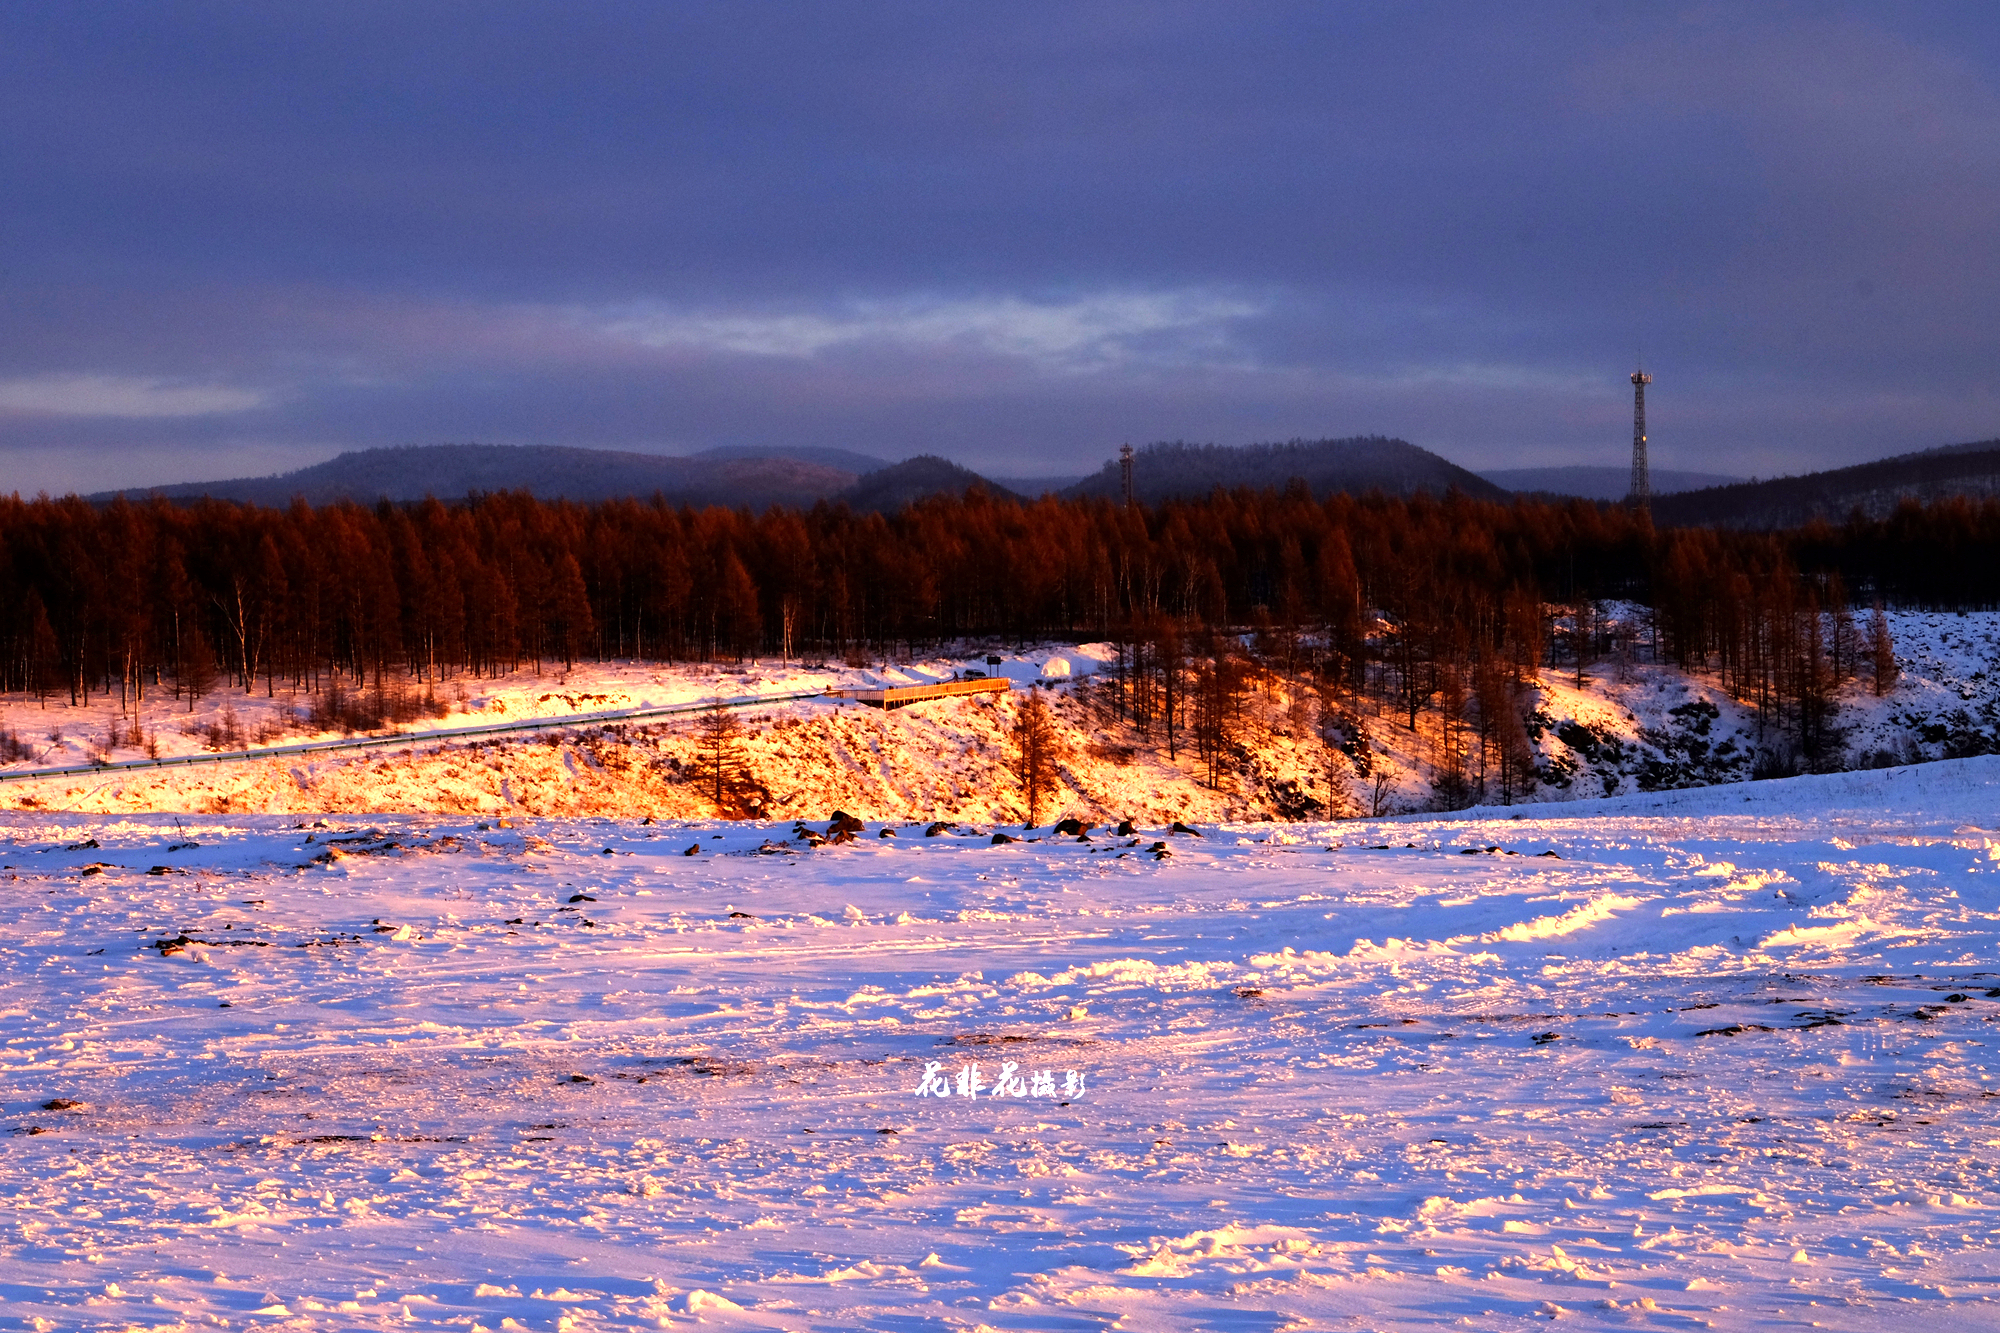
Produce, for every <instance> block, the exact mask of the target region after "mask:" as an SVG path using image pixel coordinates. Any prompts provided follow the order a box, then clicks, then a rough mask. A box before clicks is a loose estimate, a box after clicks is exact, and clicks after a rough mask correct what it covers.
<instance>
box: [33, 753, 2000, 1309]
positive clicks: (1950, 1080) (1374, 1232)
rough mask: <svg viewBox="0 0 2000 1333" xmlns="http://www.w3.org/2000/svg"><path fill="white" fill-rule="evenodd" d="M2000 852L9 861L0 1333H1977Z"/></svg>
mask: <svg viewBox="0 0 2000 1333" xmlns="http://www.w3.org/2000/svg"><path fill="white" fill-rule="evenodd" d="M1996 808H2000V758H1981V759H1971V760H1957V761H1949V762H1944V763H1937V764H1929V765H1922V766H1918V767H1914V768H1905V769H1892V770H1887V771H1883V772H1871V773H1849V774H1839V775H1832V776H1827V777H1811V778H1799V779H1792V780H1788V781H1776V782H1764V783H1757V784H1753V785H1751V786H1748V787H1718V788H1709V789H1705V790H1701V791H1680V792H1665V793H1658V794H1645V795H1626V796H1621V797H1617V798H1613V799H1612V800H1610V801H1598V802H1585V803H1577V804H1574V805H1570V806H1563V807H1555V806H1538V807H1527V808H1524V809H1516V810H1513V811H1495V812H1488V813H1487V814H1485V815H1477V814H1475V815H1461V816H1458V817H1455V818H1453V819H1450V820H1440V819H1436V818H1430V817H1413V818H1408V819H1404V820H1400V821H1372V820H1364V821H1355V822H1349V823H1343V824H1335V825H1328V824H1317V825H1314V824H1292V825H1271V824H1254V825H1237V826H1214V825H1207V826H1203V827H1201V828H1200V836H1192V835H1189V834H1176V833H1173V832H1171V831H1169V830H1166V829H1163V828H1146V829H1143V830H1141V831H1140V832H1139V834H1138V836H1136V837H1115V836H1109V835H1107V834H1106V833H1105V831H1104V830H1102V829H1099V830H1096V831H1094V832H1093V834H1092V835H1091V836H1090V838H1089V839H1088V840H1079V839H1077V838H1075V837H1056V836H1053V835H1046V836H1043V837H1041V838H1040V839H1039V840H1037V841H1021V842H1015V843H1011V844H996V843H995V842H994V840H993V839H992V838H991V837H990V836H987V831H986V830H984V829H982V830H980V833H979V835H978V836H972V835H969V834H968V833H967V832H966V831H965V830H962V829H961V830H952V829H940V830H937V831H936V832H935V834H934V835H933V836H926V832H927V830H926V828H925V827H924V826H922V825H918V824H903V825H897V826H894V827H892V828H884V827H883V826H881V825H879V824H872V823H871V824H869V825H868V826H866V827H865V828H863V829H862V830H860V836H858V837H856V838H854V839H853V840H852V841H849V842H846V843H829V844H827V845H823V846H819V847H816V848H815V847H811V846H809V845H808V840H807V839H804V838H803V837H801V836H800V835H799V834H798V833H797V832H796V831H795V830H794V828H793V826H792V825H790V824H789V823H787V822H778V823H765V824H751V823H742V822H738V823H733V824H699V823H697V824H678V823H659V822H655V823H651V824H648V823H642V822H639V821H636V820H633V819H621V820H612V819H602V818H563V819H523V818H521V817H519V816H518V815H514V816H510V817H509V818H507V819H505V820H504V821H503V820H498V819H494V818H487V817H457V818H441V817H436V816H421V817H404V818H398V817H378V818H373V819H368V820H355V819H341V818H324V819H292V818H282V817H277V816H268V815H264V816H254V815H253V816H235V815H229V816H213V815H211V816H190V817H179V818H176V817H169V816H119V815H113V816H101V817H100V816H83V815H46V814H39V813H33V812H28V813H22V812H12V813H8V814H6V815H4V816H0V819H4V821H5V828H6V837H5V841H4V842H0V865H4V867H5V868H4V870H0V875H4V877H5V880H6V888H7V892H6V893H5V894H4V895H0V1061H4V1063H0V1069H3V1070H4V1073H0V1079H4V1084H0V1086H4V1088H5V1106H4V1111H5V1122H4V1123H5V1125H6V1128H7V1129H8V1131H9V1132H10V1137H9V1138H8V1152H7V1153H6V1154H5V1155H4V1157H0V1198H4V1200H5V1203H6V1207H5V1208H4V1209H0V1298H4V1299H0V1327H4V1328H21V1329H36V1330H55V1329H69V1328H93V1327H104V1328H127V1327H172V1328H195V1327H227V1328H298V1329H322V1328H323V1329H343V1330H344V1329H370V1328H375V1329H386V1328H391V1327H394V1328H430V1327H436V1328H452V1327H456V1328H461V1329H482V1328H483V1329H511V1328H526V1329H537V1330H540V1329H550V1330H555V1329H572V1330H589V1329H600V1328H601V1329H621V1328H639V1327H645V1328H659V1327H667V1328H679V1327H689V1328H692V1327H695V1326H696V1325H697V1324H698V1323H699V1324H703V1325H705V1326H708V1327H714V1328H764V1329H786V1330H806V1329H814V1330H821V1329H863V1330H866V1329H879V1330H905V1329H913V1328H938V1329H953V1328H959V1329H982V1328H983V1329H991V1330H1003V1329H1004V1330H1024V1331H1025V1330H1046V1329H1056V1328H1070V1327H1079V1328H1081V1327H1097V1328H1108V1327H1124V1328H1143V1329H1149V1330H1181V1329H1186V1330H1197V1329H1199V1330H1209V1329H1217V1328H1258V1329H1280V1328H1284V1329H1295V1330H1306V1329H1341V1328H1356V1327H1360V1328H1373V1329H1419V1328H1435V1327H1444V1326H1452V1327H1471V1328H1503V1327H1512V1326H1515V1325H1516V1324H1518V1323H1525V1322H1529V1321H1542V1322H1546V1321H1547V1320H1548V1319H1550V1318H1563V1317H1565V1316H1568V1315H1572V1314H1573V1315H1575V1316H1577V1320H1578V1322H1579V1323H1580V1324H1581V1325H1582V1326H1588V1327H1613V1326H1616V1327H1623V1326H1628V1325H1629V1326H1632V1327H1641V1328H1652V1327H1663V1328H1685V1327H1703V1326H1707V1327H1718V1328H1723V1329H1744V1330H1747V1329H1761V1328H1768V1327H1773V1326H1776V1325H1785V1326H1798V1327H1808V1326H1817V1327H1823V1328H1831V1329H1849V1330H1857V1331H1859V1330H1880V1329H1889V1328H1897V1329H1924V1330H1938V1329H1946V1328H1950V1329H1978V1328H1994V1327H2000V1307H1996V1305H1995V1303H1994V1301H1993V1295H1992V1274H1993V1264H1994V1257H1995V1248H1994V1247H1995V1244H1996V1242H1997V1241H2000V1228H1996V1226H1995V1224H1994V1222H1993V1218H1994V1216H1995V1209H1996V1208H1997V1207H2000V1182H1996V1180H1995V1175H1994V1170H1993V1166H1992V1154H1991V1145H1992V1144H1993V1143H1994V1142H1996V1141H2000V1109H1996V1098H1995V1097H1994V1096H1993V1089H1992V1081H1993V1074H1992V1069H1991V1064H1992V1062H1991V1060H1990V1059H1989V1058H1988V1056H1989V1055H1990V1053H1991V1051H1992V1050H1993V1049H1994V1046H1993V1043H1994V1042H1995V1040H1996V1036H1995V1034H1996V1031H2000V1028H1996V1019H2000V998H1996V997H2000V964H1996V951H2000V834H1997V833H1996V832H1995V831H1994V825H1995V823H1996V818H1995V814H1994V812H1995V810H1996ZM825 831H826V829H825V827H824V826H823V825H822V826H819V827H818V828H817V829H816V830H815V832H825ZM1012 831H1013V832H1014V833H1016V834H1019V833H1020V832H1021V831H1020V830H1019V829H1018V827H1017V828H1015V829H1014V830H1012ZM888 832H893V833H894V834H895V836H893V837H891V836H883V835H884V834H885V833H888ZM690 848H693V849H695V850H694V852H693V854H689V849H690ZM1162 852H1164V853H1165V855H1162V854H1161V853H1162ZM961 1079H963V1084H962V1086H963V1087H964V1088H965V1089H966V1090H967V1091H969V1092H973V1093H975V1095H964V1094H963V1093H962V1092H961V1090H960V1089H961ZM920 1093H925V1094H928V1095H919V1094H920Z"/></svg>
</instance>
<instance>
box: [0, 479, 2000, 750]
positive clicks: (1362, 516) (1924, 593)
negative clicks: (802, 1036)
mask: <svg viewBox="0 0 2000 1333" xmlns="http://www.w3.org/2000/svg"><path fill="white" fill-rule="evenodd" d="M1996 557H2000V504H1995V503H1993V502H1986V503H1978V504H1974V503H1967V502H1964V501H1952V502H1945V503H1940V504H1936V505H1932V506H1929V507H1924V508H1918V507H1916V506H1905V507H1904V508H1903V509H1902V510H1900V511H1898V512H1897V513H1896V514H1895V515H1894V516H1892V517H1891V518H1889V519H1887V520H1883V521H1879V522H1869V521H1863V520H1860V519H1856V520H1855V521H1853V522H1851V523H1849V524H1848V525H1846V526H1844V527H1839V528H1834V527H1828V526H1825V525H1817V526H1814V527H1810V528H1806V529H1801V530H1798V531H1795V532H1790V533H1781V534H1749V533H1740V532H1728V531H1715V530H1678V531H1676V530H1667V531H1661V530H1656V529H1655V528H1654V527H1653V526H1652V524H1651V522H1650V520H1649V519H1648V518H1647V516H1646V515H1644V514H1643V513H1639V512H1635V511H1632V510H1629V509H1624V508H1619V507H1612V506H1600V505H1596V504H1591V503H1588V502H1582V501H1577V502H1570V503H1561V504H1547V503H1530V502H1525V501H1521V502H1513V503H1494V502H1488V501H1480V500H1472V499H1467V498H1463V497H1458V496H1453V497H1449V498H1445V499H1432V498H1428V497H1425V496H1418V497H1416V498H1412V499H1408V500H1404V499H1395V498H1384V497H1380V496H1376V497H1369V498H1353V497H1348V496H1335V497H1332V498H1329V499H1325V500H1318V499H1315V498H1313V497H1312V496H1311V495H1310V494H1309V493H1308V492H1307V491H1306V490H1305V488H1303V487H1302V486H1294V487H1292V488H1290V489H1289V490H1287V491H1285V492H1283V493H1274V492H1268V491H1266V492H1257V493H1251V492H1231V493H1222V492H1218V493H1215V494H1213V495H1211V496H1210V497H1209V498H1207V499H1204V500H1200V501H1187V502H1171V503H1166V504H1161V505H1158V506H1151V507H1148V506H1139V507H1134V508H1127V507H1125V506H1123V505H1121V504H1117V503H1115V502H1111V501H1106V500H1056V499H1044V500H1041V501H1038V502H1034V503H1017V502H1014V501H1011V500H999V499H995V498H992V497H990V496H988V495H985V494H983V493H981V492H978V491H973V492H970V493H968V494H966V495H964V496H962V497H934V498H931V499H927V500H924V501H922V502H920V503H917V504H915V505H912V506H909V507H907V508H905V509H903V510H901V511H900V512H898V513H896V514H894V515H887V516H885V515H880V514H862V513H855V512H851V511H849V510H847V509H846V508H843V507H837V506H829V505H820V506H817V507H815V508H813V509H810V510H796V509H785V508H774V509H770V510H767V511H765V512H763V513H761V514H751V513H747V512H743V511H737V510H728V509H715V508H710V509H700V510H694V509H687V508H680V507H674V506H670V505H668V504H665V503H663V502H658V501H656V502H653V503H647V502H642V501H612V502H605V503H597V504H573V503H567V502H554V503H546V502H541V501H537V500H535V499H533V498H531V497H529V496H527V495H524V494H497V495H489V496H484V497H479V498H474V499H472V500H469V501H467V502H464V503H458V504H450V505H447V504H442V503H438V502H436V501H426V502H424V503H422V504H416V505H407V506H395V505H388V504H383V505H380V506H377V507H374V508H362V507H357V506H355V505H351V504H337V505H331V506H326V507H322V508H312V507H308V506H305V505H303V504H299V505H294V506H292V507H291V508H287V509H273V508H262V507H257V506H252V505H236V504H228V503H219V502H207V503H202V504H197V505H193V506H177V505H173V504H170V503H166V502H152V503H146V504H130V503H126V502H124V501H118V502H114V503H112V504H110V505H107V506H101V507H100V506H93V505H91V504H89V503H86V502H84V501H82V500H78V499H74V498H72V499H66V500H33V501H23V500H20V499H19V498H13V499H9V500H5V501H0V688H4V689H7V690H13V691H19V690H31V691H35V692H38V693H40V694H43V695H45V696H58V697H61V698H64V699H67V700H70V701H73V702H82V701H84V700H87V699H89V698H91V697H92V696H94V695H101V694H104V693H106V692H110V693H114V694H117V695H118V696H119V697H120V698H121V699H124V700H127V701H130V700H135V699H137V698H139V697H142V696H144V695H148V694H152V693H154V692H157V691H159V690H163V689H164V690H170V691H173V692H175V693H176V694H177V695H186V694H189V693H195V694H199V693H202V692H205V691H207V690H209V689H212V688H215V687H216V685H217V684H219V683H220V682H225V681H226V682H231V683H233V684H234V685H235V687H236V688H238V689H246V690H247V689H256V688H261V689H262V690H263V691H265V692H267V693H275V692H277V691H278V690H280V689H287V690H296V691H306V692H311V693H314V694H319V693H321V692H322V691H324V690H325V689H326V687H327V686H329V685H332V684H340V685H341V686H342V688H344V689H347V690H349V691H352V690H355V689H357V688H362V687H365V686H367V685H370V684H373V685H375V686H379V685H380V684H381V683H382V682H383V681H384V680H385V679H391V678H393V679H401V680H406V681H413V682H426V683H434V682H438V681H442V680H446V679H449V678H451V677H454V676H458V675H471V676H479V675H488V674H494V673H500V672H507V671H514V670H518V669H521V668H523V667H534V668H537V669H543V668H547V667H549V666H550V665H551V664H555V665H561V666H565V667H567V666H569V665H572V664H574V663H576V662H577V661H578V660H580V659H593V658H642V659H652V660H661V661H683V660H700V661H709V660H715V659H745V658H758V657H768V658H778V657H783V658H788V659H793V660H797V659H800V658H810V659H846V658H850V657H855V658H870V659H879V658H882V657H885V656H890V655H896V654H900V653H904V652H923V651H925V650H927V649H930V648H932V647H934V646H936V645H939V644H944V643H950V642H954V641H958V640H963V639H968V638H995V637H1000V638H1006V639H1011V640H1019V641H1028V640H1036V639H1050V638H1052V639H1111V640H1118V641H1121V642H1127V643H1132V644H1135V645H1136V644H1141V643H1153V644H1157V643H1158V642H1159V640H1160V636H1161V635H1162V634H1168V635H1171V636H1175V637H1176V638H1177V639H1178V640H1179V641H1182V642H1187V643H1192V642H1195V641H1198V640H1200V639H1201V637H1202V636H1204V635H1207V634H1210V633H1212V632H1218V631H1228V632H1231V633H1237V632H1241V631H1246V630H1255V631H1256V632H1257V633H1258V634H1259V635H1260V636H1262V641H1263V642H1266V643H1268V644H1270V645H1272V651H1273V652H1274V653H1275V655H1276V657H1275V659H1274V660H1278V661H1280V662H1282V663H1283V664H1284V669H1286V670H1292V671H1297V672H1303V673H1307V674H1310V675H1312V676H1314V677H1315V678H1316V679H1322V680H1324V681H1325V682H1326V683H1327V685H1328V687H1329V688H1331V689H1333V690H1334V691H1335V692H1336V693H1338V692H1340V691H1348V692H1352V693H1354V694H1356V695H1360V696H1366V697H1375V698H1378V699H1383V700H1389V701H1392V702H1393V704H1394V706H1395V707H1397V708H1398V709H1400V710H1401V711H1402V713H1403V715H1404V716H1405V719H1406V720H1407V721H1408V722H1410V723H1411V724H1414V723H1415V721H1416V720H1417V717H1418V715H1419V713H1421V712H1422V711H1423V710H1424V709H1426V708H1428V707H1434V706H1436V704H1437V701H1438V700H1439V699H1441V698H1445V699H1449V698H1451V697H1453V696H1454V695H1456V694H1459V693H1468V692H1469V693H1471V694H1477V693H1478V692H1479V691H1480V690H1481V689H1486V690H1488V692H1489V693H1490V692H1491V691H1492V690H1493V689H1495V688H1497V687H1496V686H1492V685H1490V684H1482V683H1481V682H1482V681H1484V680H1487V679H1488V678H1489V677H1493V676H1494V674H1495V673H1496V672H1497V673H1501V674H1504V675H1509V676H1513V677H1519V676H1520V675H1522V674H1525V673H1526V672H1528V671H1531V670H1534V669H1537V668H1538V667H1539V665H1540V664H1542V663H1543V662H1546V661H1553V660H1558V659H1562V660H1568V659H1575V660H1576V661H1577V662H1581V661H1583V660H1585V659H1587V658H1589V657H1590V656H1592V655H1593V654H1596V653H1599V652H1602V651H1604V650H1606V648H1607V647H1608V646H1609V641H1608V638H1607V636H1606V634H1604V633H1599V632H1598V631H1597V630H1596V629H1594V628H1593V626H1592V624H1591V623H1590V621H1591V616H1592V614H1593V613H1591V612H1589V611H1588V610H1585V611H1583V612H1581V613H1579V612H1578V611H1577V610H1576V608H1578V607H1585V608H1587V607H1589V606H1591V605H1592V604H1594V603H1596V602H1598V601H1601V600H1603V599H1608V598H1625V599H1631V600H1633V601H1635V602H1639V603H1643V604H1645V605H1648V606H1651V607H1654V608H1656V609H1657V612H1658V617H1657V624H1656V625H1655V626H1654V627H1652V629H1651V630H1650V631H1649V633H1648V635H1647V636H1646V640H1645V642H1644V643H1643V644H1642V645H1640V650H1641V651H1646V652H1657V653H1659V654H1661V655H1664V656H1667V657H1671V658H1672V659H1673V660H1676V661H1678V662H1680V663H1682V664H1683V665H1685V666H1688V667H1708V668H1714V669H1719V670H1722V671H1724V672H1726V673H1728V674H1729V676H1730V679H1731V680H1732V682H1734V684H1733V685H1732V688H1737V689H1739V691H1740V692H1743V693H1745V694H1746V697H1749V696H1757V697H1760V698H1761V697H1764V696H1768V697H1769V699H1770V701H1771V707H1772V708H1773V709H1774V710H1780V711H1781V710H1782V709H1784V708H1785V707H1787V706H1789V705H1788V700H1791V699H1792V698H1793V697H1794V696H1795V695H1796V694H1797V689H1796V687H1795V685H1794V684H1788V683H1787V682H1788V681H1795V680H1796V679H1797V673H1796V671H1794V670H1793V669H1792V668H1791V666H1788V665H1787V660H1788V658H1787V655H1791V656H1792V657H1796V655H1797V654H1798V653H1799V652H1801V651H1804V650H1803V649H1801V648H1800V647H1799V645H1798V643H1797V642H1796V639H1797V637H1798V636H1797V635H1796V634H1793V633H1792V632H1791V631H1789V630H1787V631H1784V632H1780V631H1779V629H1778V628H1777V626H1778V625H1779V622H1781V621H1782V622H1783V623H1784V624H1785V625H1790V626H1793V627H1794V628H1796V627H1797V625H1798V624H1799V621H1798V617H1799V615H1800V612H1801V609H1802V608H1809V607H1812V608H1818V609H1820V610H1829V609H1831V608H1833V607H1834V606H1836V605H1838V606H1840V607H1845V606H1847V605H1849V604H1852V605H1856V606H1861V607H1866V606H1869V605H1872V604H1873V603H1874V602H1876V601H1886V602H1888V603H1890V604H1893V605H1912V606H1922V607H1931V608H1960V609H1964V608H1973V607H1991V606H1994V605H1996V604H2000V559H1996ZM1808 637H1809V636H1808ZM1135 651H1139V652H1143V651H1146V650H1144V649H1135ZM1175 651H1177V652H1178V651H1180V650H1179V649H1176V650H1175ZM1482 664H1484V665H1483V666H1482ZM1482 671H1484V672H1485V673H1486V674H1485V675H1484V676H1482V675H1481V672H1482ZM1132 706H1134V707H1138V708H1140V709H1141V710H1142V712H1143V711H1145V710H1146V709H1148V708H1149V707H1150V705H1148V704H1147V702H1146V700H1145V698H1144V696H1143V694H1141V695H1139V696H1135V701H1134V703H1133V705H1132Z"/></svg>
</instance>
